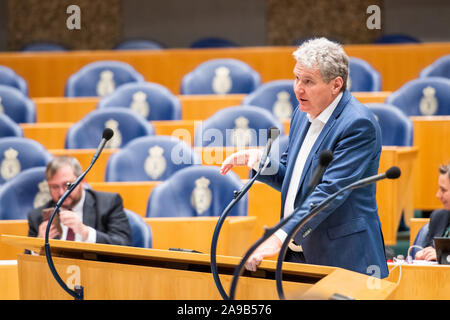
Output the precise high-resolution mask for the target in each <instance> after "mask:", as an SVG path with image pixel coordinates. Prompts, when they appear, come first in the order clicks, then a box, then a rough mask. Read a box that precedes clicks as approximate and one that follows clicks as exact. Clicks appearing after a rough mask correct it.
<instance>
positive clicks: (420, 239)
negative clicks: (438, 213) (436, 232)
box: [410, 223, 430, 259]
mask: <svg viewBox="0 0 450 320" xmlns="http://www.w3.org/2000/svg"><path fill="white" fill-rule="evenodd" d="M429 227H430V224H429V223H427V224H424V225H423V227H422V228H420V230H419V232H417V235H416V238H415V239H414V243H413V245H414V246H419V247H422V248H425V246H426V242H427V235H428V229H429ZM420 250H421V249H420V248H414V247H413V248H411V252H410V255H411V257H412V258H413V259H414V256H415V255H416V253H417V251H420Z"/></svg>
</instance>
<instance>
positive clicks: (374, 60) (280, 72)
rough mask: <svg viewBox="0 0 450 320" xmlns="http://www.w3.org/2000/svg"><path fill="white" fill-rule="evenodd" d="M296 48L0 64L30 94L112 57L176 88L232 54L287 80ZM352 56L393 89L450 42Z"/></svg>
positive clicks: (50, 90) (15, 57)
mask: <svg viewBox="0 0 450 320" xmlns="http://www.w3.org/2000/svg"><path fill="white" fill-rule="evenodd" d="M294 50H295V47H292V46H290V47H242V48H233V49H231V50H230V49H229V48H213V49H203V50H192V49H168V50H152V51H139V50H138V51H117V50H110V51H101V50H95V51H70V52H63V53H61V52H49V53H45V54H43V53H27V54H26V55H24V54H23V53H20V52H19V53H9V52H5V53H0V65H4V66H7V67H10V68H12V69H13V70H15V71H16V72H17V73H18V74H19V75H20V76H22V77H23V78H25V80H26V81H27V83H28V86H29V89H30V90H29V92H30V96H31V97H58V96H59V97H61V96H63V95H64V87H65V84H66V82H67V79H68V78H69V77H70V76H71V75H72V74H73V73H75V72H77V71H78V70H79V69H81V68H82V67H83V66H85V65H86V64H88V63H91V62H95V61H100V60H117V61H122V62H125V63H128V64H130V65H132V66H133V67H134V68H135V69H136V71H138V72H139V73H141V74H142V75H143V76H144V78H145V80H146V81H152V82H156V83H159V84H161V85H164V86H166V87H167V88H169V90H171V91H172V92H173V93H175V94H178V93H179V92H180V84H181V81H182V78H183V76H184V75H185V74H187V73H188V72H190V71H192V70H193V69H194V68H195V67H196V66H198V65H199V64H200V63H202V62H205V61H207V60H210V59H215V58H235V59H239V60H241V61H243V62H245V63H247V64H249V65H250V67H252V68H253V69H255V70H256V71H257V72H258V73H259V74H260V75H261V81H262V82H263V83H264V82H268V81H272V80H279V79H292V70H293V68H294V65H295V60H294V58H293V57H292V52H293V51H294ZM344 50H345V51H346V53H347V54H348V55H349V56H351V57H357V58H361V59H363V60H366V61H367V62H369V63H370V64H371V65H372V66H373V67H374V68H375V69H376V70H378V71H379V72H380V75H381V79H382V89H383V90H387V91H394V90H397V89H398V88H400V87H401V86H402V85H403V84H405V83H406V82H407V81H409V80H412V79H415V78H417V76H418V75H419V73H420V71H421V70H422V69H423V68H424V67H426V66H428V65H429V64H431V63H432V62H433V61H434V60H436V59H437V58H439V57H441V56H444V55H446V54H448V52H449V51H450V43H420V44H402V45H345V46H344Z"/></svg>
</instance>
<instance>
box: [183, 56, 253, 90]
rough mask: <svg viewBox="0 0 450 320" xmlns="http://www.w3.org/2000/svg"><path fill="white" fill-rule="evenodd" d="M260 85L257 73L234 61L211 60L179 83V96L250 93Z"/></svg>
mask: <svg viewBox="0 0 450 320" xmlns="http://www.w3.org/2000/svg"><path fill="white" fill-rule="evenodd" d="M260 83H261V77H260V75H259V73H258V72H256V71H255V70H253V69H252V68H251V67H250V66H249V65H247V64H246V63H244V62H242V61H240V60H236V59H213V60H209V61H206V62H203V63H202V64H200V65H198V66H197V67H196V68H195V69H194V70H193V71H191V72H189V73H188V74H186V75H185V76H184V77H183V79H182V82H181V94H232V93H234V94H236V93H241V94H242V93H250V92H252V91H253V90H255V89H256V88H257V87H258V86H259V85H260Z"/></svg>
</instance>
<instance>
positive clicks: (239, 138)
mask: <svg viewBox="0 0 450 320" xmlns="http://www.w3.org/2000/svg"><path fill="white" fill-rule="evenodd" d="M271 127H277V128H279V129H280V134H283V125H282V123H281V122H280V121H278V119H276V118H275V117H274V116H273V115H272V114H271V113H270V112H269V111H267V110H265V109H263V108H260V107H255V106H235V107H229V108H224V109H221V110H219V111H217V112H216V113H215V114H214V115H212V116H211V117H210V118H208V119H206V120H204V121H203V122H202V123H201V124H200V125H199V126H197V127H196V128H195V137H194V146H196V147H225V146H227V147H233V146H234V147H246V146H264V145H266V143H267V131H268V129H269V128H271Z"/></svg>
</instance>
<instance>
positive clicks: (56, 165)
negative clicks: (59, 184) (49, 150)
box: [45, 156, 83, 179]
mask: <svg viewBox="0 0 450 320" xmlns="http://www.w3.org/2000/svg"><path fill="white" fill-rule="evenodd" d="M66 166H68V167H70V168H72V171H73V174H74V175H75V176H76V177H79V176H80V175H81V174H82V173H83V169H82V168H81V165H80V163H79V162H78V160H77V159H76V158H74V157H69V156H59V157H54V158H53V159H52V160H51V161H50V162H49V163H48V164H47V168H46V169H45V176H46V178H47V179H50V178H52V177H53V176H54V175H55V174H56V172H57V171H58V170H59V169H61V168H63V167H66Z"/></svg>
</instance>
